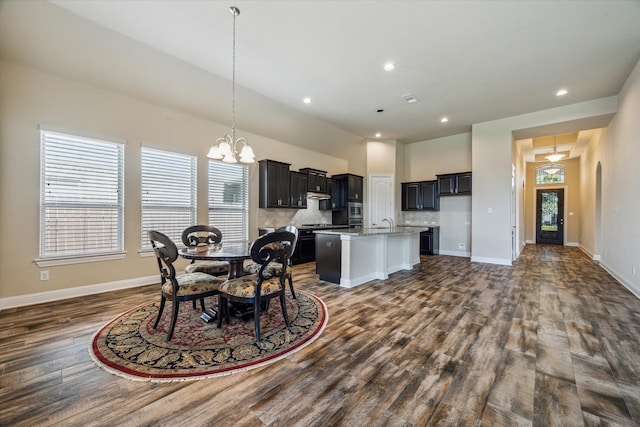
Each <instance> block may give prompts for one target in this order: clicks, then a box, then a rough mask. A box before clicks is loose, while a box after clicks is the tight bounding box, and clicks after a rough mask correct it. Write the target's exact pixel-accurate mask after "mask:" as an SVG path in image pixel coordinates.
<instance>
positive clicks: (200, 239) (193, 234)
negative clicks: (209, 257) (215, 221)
mask: <svg viewBox="0 0 640 427" xmlns="http://www.w3.org/2000/svg"><path fill="white" fill-rule="evenodd" d="M221 240H222V232H221V231H220V230H218V229H217V228H216V227H214V226H212V225H206V224H199V225H192V226H191V227H187V228H186V229H185V230H184V231H183V232H182V243H184V245H185V246H188V247H193V246H198V245H200V244H205V245H212V244H214V243H220V241H221Z"/></svg>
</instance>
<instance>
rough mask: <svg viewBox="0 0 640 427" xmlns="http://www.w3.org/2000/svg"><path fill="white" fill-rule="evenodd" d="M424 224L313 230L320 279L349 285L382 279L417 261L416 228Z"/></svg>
mask: <svg viewBox="0 0 640 427" xmlns="http://www.w3.org/2000/svg"><path fill="white" fill-rule="evenodd" d="M427 229H428V227H393V228H389V227H384V228H382V227H380V228H349V229H341V230H316V231H314V233H315V234H316V272H317V273H318V275H319V276H320V280H324V281H328V282H332V283H338V284H340V286H343V287H347V288H352V287H354V286H358V285H360V284H362V283H366V282H369V281H371V280H375V279H386V278H388V277H389V274H391V273H394V272H396V271H399V270H411V269H413V266H414V265H415V264H418V263H420V232H422V231H425V230H427Z"/></svg>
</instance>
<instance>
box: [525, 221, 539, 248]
mask: <svg viewBox="0 0 640 427" xmlns="http://www.w3.org/2000/svg"><path fill="white" fill-rule="evenodd" d="M533 228H535V226H534V227H533ZM524 242H525V243H526V244H527V245H535V244H536V241H535V240H525V241H524Z"/></svg>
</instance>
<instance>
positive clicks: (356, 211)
mask: <svg viewBox="0 0 640 427" xmlns="http://www.w3.org/2000/svg"><path fill="white" fill-rule="evenodd" d="M347 209H348V210H347V217H348V218H349V219H362V203H356V202H349V203H348V204H347Z"/></svg>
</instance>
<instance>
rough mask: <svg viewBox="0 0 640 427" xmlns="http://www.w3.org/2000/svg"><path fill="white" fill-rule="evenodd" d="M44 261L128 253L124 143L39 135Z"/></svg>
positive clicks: (41, 132) (78, 137)
mask: <svg viewBox="0 0 640 427" xmlns="http://www.w3.org/2000/svg"><path fill="white" fill-rule="evenodd" d="M40 149H41V156H40V257H41V258H47V257H66V256H69V257H73V256H82V255H97V254H106V253H114V252H122V251H123V250H124V243H123V242H124V237H123V232H124V144H122V143H115V142H110V141H103V140H97V139H92V138H85V137H80V136H75V135H69V134H65V133H60V132H53V131H48V130H41V131H40Z"/></svg>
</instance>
